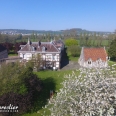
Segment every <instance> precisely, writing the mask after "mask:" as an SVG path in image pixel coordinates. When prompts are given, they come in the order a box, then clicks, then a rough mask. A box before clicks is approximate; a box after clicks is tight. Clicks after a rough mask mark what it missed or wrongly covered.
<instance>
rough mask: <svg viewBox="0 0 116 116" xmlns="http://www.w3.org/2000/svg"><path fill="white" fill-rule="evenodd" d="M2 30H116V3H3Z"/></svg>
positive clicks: (113, 0) (68, 0)
mask: <svg viewBox="0 0 116 116" xmlns="http://www.w3.org/2000/svg"><path fill="white" fill-rule="evenodd" d="M0 15H1V16H0V29H29V30H31V29H32V30H63V29H70V28H82V29H86V30H90V31H111V32H113V31H114V30H115V29H116V0H0Z"/></svg>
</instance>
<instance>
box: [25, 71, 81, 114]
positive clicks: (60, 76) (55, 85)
mask: <svg viewBox="0 0 116 116" xmlns="http://www.w3.org/2000/svg"><path fill="white" fill-rule="evenodd" d="M74 72H75V73H76V74H77V75H78V74H79V72H78V71H74ZM71 73H72V70H66V71H40V72H36V74H37V75H38V77H39V78H40V79H41V80H42V81H43V84H44V88H43V91H42V92H41V94H40V95H39V96H37V97H38V98H37V101H36V103H35V107H34V110H33V111H32V113H26V114H24V115H23V116H43V115H42V114H43V112H44V111H47V113H48V114H50V111H48V109H42V107H44V106H45V105H46V104H47V99H49V98H50V90H53V91H54V93H55V94H54V95H56V93H57V91H58V90H59V89H60V88H62V85H61V84H60V83H61V82H63V81H64V80H65V78H64V75H68V74H71ZM37 111H39V112H40V113H39V114H38V113H37Z"/></svg>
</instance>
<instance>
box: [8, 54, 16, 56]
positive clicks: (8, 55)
mask: <svg viewBox="0 0 116 116" xmlns="http://www.w3.org/2000/svg"><path fill="white" fill-rule="evenodd" d="M8 56H18V54H8Z"/></svg>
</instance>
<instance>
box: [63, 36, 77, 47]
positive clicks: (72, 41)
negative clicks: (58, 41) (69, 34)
mask: <svg viewBox="0 0 116 116" xmlns="http://www.w3.org/2000/svg"><path fill="white" fill-rule="evenodd" d="M65 45H66V46H73V45H78V41H77V40H76V39H73V38H69V39H66V40H65Z"/></svg>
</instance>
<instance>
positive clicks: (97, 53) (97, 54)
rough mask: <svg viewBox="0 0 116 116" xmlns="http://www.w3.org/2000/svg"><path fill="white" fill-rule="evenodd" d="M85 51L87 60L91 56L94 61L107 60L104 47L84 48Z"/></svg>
mask: <svg viewBox="0 0 116 116" xmlns="http://www.w3.org/2000/svg"><path fill="white" fill-rule="evenodd" d="M83 52H84V58H85V61H87V60H88V59H89V58H91V59H92V61H96V60H98V59H101V60H102V61H106V60H107V58H106V57H107V53H106V50H105V49H104V48H84V50H83Z"/></svg>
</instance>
